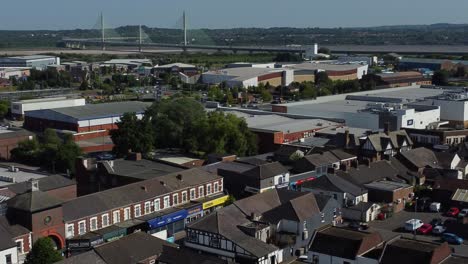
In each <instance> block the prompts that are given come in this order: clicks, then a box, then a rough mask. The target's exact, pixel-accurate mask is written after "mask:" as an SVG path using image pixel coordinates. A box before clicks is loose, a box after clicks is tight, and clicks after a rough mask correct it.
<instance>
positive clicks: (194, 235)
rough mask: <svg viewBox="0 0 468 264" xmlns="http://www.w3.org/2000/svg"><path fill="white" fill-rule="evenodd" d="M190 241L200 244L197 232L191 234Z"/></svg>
mask: <svg viewBox="0 0 468 264" xmlns="http://www.w3.org/2000/svg"><path fill="white" fill-rule="evenodd" d="M188 241H190V242H198V235H197V233H195V232H190V233H189V236H188Z"/></svg>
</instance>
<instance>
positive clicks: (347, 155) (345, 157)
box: [329, 149, 357, 161]
mask: <svg viewBox="0 0 468 264" xmlns="http://www.w3.org/2000/svg"><path fill="white" fill-rule="evenodd" d="M329 152H330V153H331V154H333V155H334V156H335V157H337V158H338V159H340V160H341V161H343V160H349V159H355V158H357V156H356V155H353V154H350V153H348V152H346V151H344V150H342V149H332V150H329Z"/></svg>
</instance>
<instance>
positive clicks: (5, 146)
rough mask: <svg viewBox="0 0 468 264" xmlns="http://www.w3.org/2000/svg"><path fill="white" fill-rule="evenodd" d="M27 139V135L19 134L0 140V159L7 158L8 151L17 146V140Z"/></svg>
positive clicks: (8, 157) (8, 156)
mask: <svg viewBox="0 0 468 264" xmlns="http://www.w3.org/2000/svg"><path fill="white" fill-rule="evenodd" d="M27 139H29V136H20V137H15V138H7V139H3V140H0V159H5V160H9V159H10V157H11V155H10V151H11V150H12V149H14V148H16V147H17V146H18V142H20V141H23V140H27Z"/></svg>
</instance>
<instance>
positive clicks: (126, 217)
mask: <svg viewBox="0 0 468 264" xmlns="http://www.w3.org/2000/svg"><path fill="white" fill-rule="evenodd" d="M127 220H130V207H127V208H125V209H124V221H127Z"/></svg>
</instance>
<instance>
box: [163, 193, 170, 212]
mask: <svg viewBox="0 0 468 264" xmlns="http://www.w3.org/2000/svg"><path fill="white" fill-rule="evenodd" d="M170 206H171V205H170V204H169V196H166V197H164V206H163V208H164V209H166V208H168V207H170Z"/></svg>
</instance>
